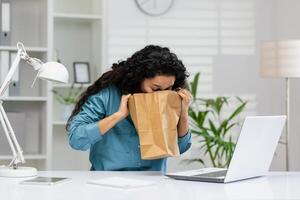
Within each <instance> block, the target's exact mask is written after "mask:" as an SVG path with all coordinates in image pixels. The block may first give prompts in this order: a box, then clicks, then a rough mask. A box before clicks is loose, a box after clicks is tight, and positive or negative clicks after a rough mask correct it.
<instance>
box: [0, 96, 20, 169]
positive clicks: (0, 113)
mask: <svg viewBox="0 0 300 200" xmlns="http://www.w3.org/2000/svg"><path fill="white" fill-rule="evenodd" d="M0 122H1V125H2V127H3V130H4V133H5V135H6V138H7V141H8V143H9V146H10V148H11V151H12V153H13V159H12V161H11V163H10V164H9V166H13V167H14V168H17V165H18V163H25V159H24V156H23V150H22V148H21V146H20V144H19V142H18V140H17V138H16V135H15V132H14V130H13V128H12V126H11V124H10V122H9V120H8V117H7V114H6V112H5V110H4V108H3V102H2V101H0Z"/></svg>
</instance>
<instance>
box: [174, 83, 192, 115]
mask: <svg viewBox="0 0 300 200" xmlns="http://www.w3.org/2000/svg"><path fill="white" fill-rule="evenodd" d="M177 93H178V94H179V96H180V97H181V115H187V114H188V111H189V106H190V104H191V102H192V100H193V96H192V94H191V93H190V92H189V91H188V90H186V89H181V88H179V90H177Z"/></svg>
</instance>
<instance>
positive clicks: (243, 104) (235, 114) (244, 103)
mask: <svg viewBox="0 0 300 200" xmlns="http://www.w3.org/2000/svg"><path fill="white" fill-rule="evenodd" d="M246 104H247V102H243V103H242V104H241V105H240V106H239V107H238V108H237V109H235V110H234V112H233V113H232V114H231V115H230V117H229V118H228V120H232V119H233V118H234V117H236V116H237V115H238V114H240V113H241V112H242V111H243V109H244V108H245V106H246Z"/></svg>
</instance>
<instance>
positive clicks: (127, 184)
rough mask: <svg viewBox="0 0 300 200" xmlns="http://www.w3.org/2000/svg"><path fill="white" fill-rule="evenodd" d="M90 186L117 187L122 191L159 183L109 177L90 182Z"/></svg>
mask: <svg viewBox="0 0 300 200" xmlns="http://www.w3.org/2000/svg"><path fill="white" fill-rule="evenodd" d="M87 183H88V184H94V185H101V186H106V187H115V188H122V189H133V188H139V187H146V186H153V185H155V184H157V183H158V182H157V181H149V180H139V179H132V178H124V177H109V178H103V179H97V180H89V181H88V182H87Z"/></svg>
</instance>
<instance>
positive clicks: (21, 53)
mask: <svg viewBox="0 0 300 200" xmlns="http://www.w3.org/2000/svg"><path fill="white" fill-rule="evenodd" d="M17 49H18V53H17V56H16V58H15V60H14V62H13V64H12V66H11V68H10V69H9V71H8V74H7V75H6V77H5V79H4V82H3V83H2V85H1V87H0V97H3V94H4V93H5V91H6V89H7V88H8V86H9V84H10V82H11V80H12V77H13V75H14V73H15V72H16V69H17V68H18V67H19V62H20V61H21V60H24V61H26V63H28V64H29V65H30V66H32V67H33V69H34V70H36V71H38V73H37V75H36V77H35V79H34V81H33V83H32V87H33V85H34V83H35V81H36V80H37V78H39V79H44V80H49V81H54V82H61V83H67V82H68V79H69V73H68V71H67V69H66V68H65V66H63V65H62V64H60V63H57V62H47V63H43V62H42V61H41V60H39V59H37V58H31V57H29V55H28V54H27V52H26V50H25V48H24V45H23V44H22V43H20V42H19V43H18V44H17ZM0 122H1V125H2V127H3V130H4V133H5V136H6V138H7V141H8V143H9V146H10V148H11V151H12V154H13V159H12V161H11V162H10V164H9V165H8V166H1V167H0V177H28V176H36V175H37V170H36V169H35V168H32V167H20V166H19V164H20V163H25V159H24V156H23V150H22V148H21V146H20V145H19V142H18V140H17V138H16V136H15V133H14V130H13V128H12V126H11V123H10V122H9V120H8V118H7V115H6V112H5V111H4V108H3V101H2V100H0Z"/></svg>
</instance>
